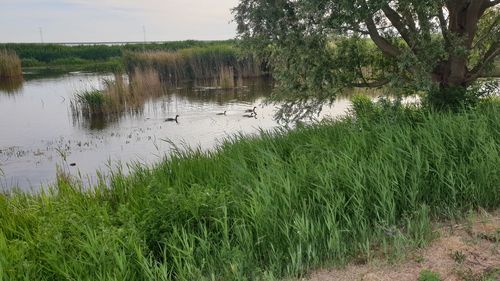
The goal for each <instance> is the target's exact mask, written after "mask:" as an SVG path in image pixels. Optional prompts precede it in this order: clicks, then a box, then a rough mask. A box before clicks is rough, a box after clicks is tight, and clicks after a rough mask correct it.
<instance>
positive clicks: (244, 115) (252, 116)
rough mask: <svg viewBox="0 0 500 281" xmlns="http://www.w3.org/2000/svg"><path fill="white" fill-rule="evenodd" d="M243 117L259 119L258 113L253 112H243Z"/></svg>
mask: <svg viewBox="0 0 500 281" xmlns="http://www.w3.org/2000/svg"><path fill="white" fill-rule="evenodd" d="M243 117H246V118H255V119H257V113H255V112H252V113H250V114H243Z"/></svg>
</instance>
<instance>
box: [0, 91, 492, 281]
mask: <svg viewBox="0 0 500 281" xmlns="http://www.w3.org/2000/svg"><path fill="white" fill-rule="evenodd" d="M358 100H360V99H359V98H358ZM359 103H361V104H363V105H364V107H362V108H358V111H357V112H358V113H363V111H364V110H367V111H368V112H372V111H375V112H377V111H378V109H377V108H378V107H381V106H384V105H383V103H382V104H380V103H375V104H373V105H368V102H367V101H366V100H365V101H362V102H359ZM365 105H366V106H365ZM479 107H480V108H479V109H477V110H475V109H471V110H464V111H461V112H459V113H456V114H451V113H449V112H432V111H427V110H423V109H414V108H410V109H408V111H412V112H414V113H413V114H414V115H411V116H418V118H417V119H414V118H413V117H411V118H406V117H405V118H403V116H404V114H403V113H402V114H401V115H396V116H397V117H394V116H389V115H380V117H379V119H378V120H374V121H373V122H367V121H366V120H365V121H363V120H362V118H359V117H348V118H345V119H343V120H337V121H325V122H323V123H321V124H316V125H311V126H302V127H298V128H296V129H294V130H289V131H288V130H278V131H275V132H262V133H261V134H260V136H259V137H255V138H248V137H239V136H238V137H234V139H232V140H228V141H226V142H225V143H224V144H222V146H221V147H219V148H218V149H216V150H214V151H209V152H202V151H200V150H187V151H185V150H181V149H179V150H178V151H177V152H176V153H174V154H172V155H170V157H169V158H168V159H165V161H163V162H162V163H160V164H159V165H157V166H156V167H153V168H146V167H143V166H138V165H137V166H135V165H130V167H131V168H132V169H133V170H134V172H133V173H132V174H131V175H130V176H124V175H123V174H122V173H121V172H120V171H116V172H114V174H113V175H112V178H111V179H110V180H109V181H108V180H104V179H103V180H102V181H101V184H99V185H98V186H95V187H94V188H93V189H92V190H89V189H86V188H83V187H82V186H80V185H79V184H77V183H74V182H72V181H71V180H69V179H68V178H67V177H62V176H61V177H60V180H59V182H58V184H57V186H56V187H54V188H53V189H52V190H50V191H47V192H45V193H42V194H22V193H19V194H16V193H14V194H11V195H7V196H3V195H0V279H3V280H276V279H279V278H282V277H285V276H289V277H296V276H300V275H302V274H303V273H305V272H306V271H307V270H309V269H311V268H315V267H318V266H322V265H325V264H328V265H331V264H345V263H346V262H349V261H352V260H353V259H356V260H369V259H370V257H372V256H373V254H374V253H381V252H382V253H386V254H388V255H389V256H395V257H397V256H398V255H404V253H405V252H406V249H407V248H408V247H414V246H421V245H423V244H425V243H426V242H428V239H430V237H432V231H431V227H430V220H431V218H445V217H456V216H460V215H462V214H464V213H467V212H468V211H470V210H475V209H477V208H485V209H497V208H498V207H499V206H500V192H499V189H498V188H499V187H498V182H500V171H499V167H500V158H499V157H498V155H499V151H498V150H499V147H500V119H499V118H500V106H499V103H498V102H486V101H484V102H482V103H481V104H480V105H479ZM401 112H406V111H405V110H401ZM377 114H378V113H377ZM389 117H390V118H389ZM108 182H109V184H108ZM424 280H436V279H424Z"/></svg>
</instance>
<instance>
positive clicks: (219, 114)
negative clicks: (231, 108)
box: [216, 110, 227, 115]
mask: <svg viewBox="0 0 500 281" xmlns="http://www.w3.org/2000/svg"><path fill="white" fill-rule="evenodd" d="M226 112H227V111H226V110H224V113H217V114H216V115H226Z"/></svg>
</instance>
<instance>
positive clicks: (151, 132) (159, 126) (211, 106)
mask: <svg viewBox="0 0 500 281" xmlns="http://www.w3.org/2000/svg"><path fill="white" fill-rule="evenodd" d="M106 77H108V78H109V77H110V76H105V75H98V74H84V73H72V74H67V75H64V76H60V77H55V78H36V79H33V80H28V81H25V82H24V83H22V84H18V85H3V86H1V87H0V170H1V171H0V189H3V190H9V189H12V188H14V187H18V188H20V189H21V190H24V191H31V190H37V189H39V188H42V187H45V186H47V185H49V184H51V183H53V182H54V179H55V177H56V172H57V167H60V168H61V169H62V170H63V171H65V172H67V173H69V174H71V175H73V176H78V177H79V178H82V179H83V181H84V182H87V183H88V182H95V177H96V176H95V175H96V171H101V172H102V173H104V174H106V172H109V171H110V167H117V166H119V165H121V164H123V163H131V162H139V163H144V164H153V163H155V162H158V161H160V160H161V159H163V157H164V156H165V155H168V153H169V151H171V150H172V149H173V144H175V145H178V146H183V145H188V146H191V147H201V148H203V149H210V148H213V147H214V146H216V145H217V144H218V143H220V142H221V141H222V140H223V139H224V138H226V137H228V136H231V135H234V134H236V133H244V134H253V133H256V132H258V130H259V128H261V129H272V128H275V127H277V126H279V124H278V122H276V121H275V120H274V118H273V115H274V113H275V111H276V107H275V106H273V105H264V103H263V101H264V99H265V98H266V97H267V96H268V95H269V94H270V93H271V90H272V85H271V81H269V80H265V79H260V80H248V81H244V87H242V88H240V89H237V90H229V91H220V90H218V91H217V90H212V91H203V90H200V89H198V88H194V87H192V86H190V85H185V86H183V87H178V88H172V89H169V91H168V94H166V95H164V96H163V97H161V98H157V99H153V100H150V101H148V102H147V103H146V104H144V106H143V107H142V108H140V109H139V110H137V111H136V112H133V113H128V114H122V115H121V116H115V117H114V118H110V119H108V120H87V119H83V118H75V117H74V116H73V114H72V112H71V106H70V104H71V99H72V97H73V96H74V94H75V92H77V91H79V90H83V89H89V88H91V87H100V85H101V84H102V79H103V78H106ZM348 105H349V102H348V101H347V100H345V99H340V100H339V101H338V102H337V103H336V104H335V105H334V106H332V107H331V108H329V109H328V110H326V113H325V114H327V115H338V114H343V113H345V111H346V108H347V107H348ZM254 106H257V107H258V108H257V113H258V115H257V118H248V117H243V115H244V111H245V110H246V109H251V108H253V107H254ZM225 110H226V111H227V115H226V116H219V115H217V113H221V112H224V111H225ZM177 114H178V115H180V117H179V122H178V123H175V122H164V119H165V118H167V117H175V115H177ZM169 141H170V142H169ZM70 164H76V166H72V165H70Z"/></svg>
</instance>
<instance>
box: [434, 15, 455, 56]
mask: <svg viewBox="0 0 500 281" xmlns="http://www.w3.org/2000/svg"><path fill="white" fill-rule="evenodd" d="M437 16H438V19H439V26H440V28H441V33H442V34H443V38H444V41H445V44H446V49H447V50H450V49H451V47H452V44H451V39H450V31H449V30H448V26H447V21H446V18H445V17H444V13H443V7H439V9H438V15H437Z"/></svg>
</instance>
